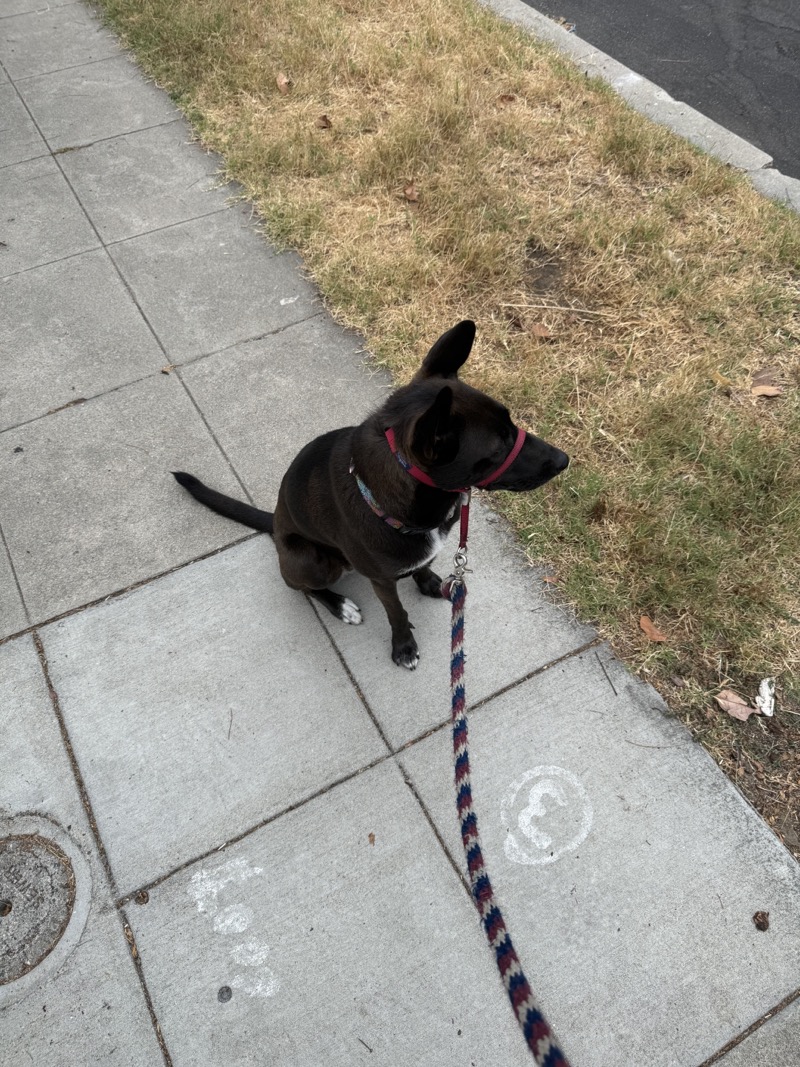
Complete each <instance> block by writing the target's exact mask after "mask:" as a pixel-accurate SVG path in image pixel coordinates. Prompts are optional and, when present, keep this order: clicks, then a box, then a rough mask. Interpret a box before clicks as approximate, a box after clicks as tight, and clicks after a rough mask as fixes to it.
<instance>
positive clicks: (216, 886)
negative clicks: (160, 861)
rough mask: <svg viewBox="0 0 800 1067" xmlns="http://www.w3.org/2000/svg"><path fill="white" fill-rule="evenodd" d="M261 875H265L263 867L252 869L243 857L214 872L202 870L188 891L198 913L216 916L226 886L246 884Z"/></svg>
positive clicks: (223, 865)
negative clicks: (233, 883)
mask: <svg viewBox="0 0 800 1067" xmlns="http://www.w3.org/2000/svg"><path fill="white" fill-rule="evenodd" d="M259 874H263V868H262V867H251V866H250V862H249V860H247V859H245V858H244V857H241V858H239V859H235V860H229V861H228V863H223V864H222V866H220V867H215V868H214V870H211V871H206V870H202V871H198V872H197V873H196V874H193V875H192V880H191V882H190V883H189V885H188V886H187V887H186V891H187V893H188V894H189V896H190V897H192V899H193V900H194V902H195V904H196V905H197V910H198V911H200V912H208V914H209V915H216V913H217V910H218V908H219V904H218V903H217V897H218V896H219V894H220V892H221V890H223V889H224V888H225V886H227V885H230V884H231V883H232V882H246V881H248V879H250V878H255V877H256V876H257V875H259Z"/></svg>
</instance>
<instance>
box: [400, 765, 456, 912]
mask: <svg viewBox="0 0 800 1067" xmlns="http://www.w3.org/2000/svg"><path fill="white" fill-rule="evenodd" d="M395 763H396V764H397V766H398V768H399V770H400V773H401V774H402V776H403V781H404V782H405V783H406V785H407V786H408V788H409V789H410V790H411V794H412V796H413V797H414V799H415V800H416V802H417V804H419V807H420V810H421V811H422V814H423V815H424V816H425V820H426V822H427V823H428V826H430V828H431V830H432V832H433V836H434V837H435V838H436V840H437V841H438V842H439V847H440V848H441V850H442V852H444V854H445V856H446V858H447V860H448V862H449V863H450V866H451V867H452V868H453V870H454V871H455V873H456V878H458V880H459V882H460V883H461V887H462V889H463V890H464V892H465V893H466V894H467V896H468V897H469V899H470V900H472V889H471V888H470V884H469V880H468V878H467V876H466V874H465V873H464V871H463V870H462V869H461V867H460V866H459V864H458V861H457V860H456V858H455V856H453V855H452V853H451V852H450V849H449V848H448V847H447V843H446V841H445V839H444V838H443V837H442V835H441V833H440V832H439V827H438V826H437V825H436V823H435V822H434V821H433V816H432V815H431V813H430V812H429V811H428V807H427V805H426V803H425V801H424V800H423V799H422V797H421V796H420V793H419V791H418V790H417V787H416V786H415V785H414V783H413V781H412V780H411V777H410V775H409V773H408V771H407V770H406V768H405V765H404V764H403V762H402V761H401V759H400V757H399V756H398V757H395Z"/></svg>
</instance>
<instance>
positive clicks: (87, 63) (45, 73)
mask: <svg viewBox="0 0 800 1067" xmlns="http://www.w3.org/2000/svg"><path fill="white" fill-rule="evenodd" d="M64 6H65V7H71V6H72V5H71V4H65V5H64ZM52 10H53V9H52V8H47V9H43V10H42V11H22V12H20V13H19V15H9V16H8V17H9V18H21V17H24V16H25V15H45V14H47V15H49V14H51V12H52ZM118 59H127V61H128V62H129V63H133V60H132V59H131V56H130V54H129V53H128V52H124V51H122V50H120V51H119V52H117V54H116V55H114V56H101V57H100V58H99V59H84V60H83V62H82V63H70V64H69V65H68V66H66V67H57V68H56V69H55V70H42V71H40V72H39V73H38V74H23V75H22V77H21V78H19V77H18V78H16V79H15V78H11V76H10V75H9V78H8V80H9V81H10V82H12V84H13V85H14V86H17V85H21V84H22V83H23V82H30V81H33V80H34V78H49V77H50V76H51V75H52V74H64V73H65V72H66V71H68V70H80V69H81V67H96V66H97V65H98V64H100V63H111V62H115V61H116V60H118ZM136 69H137V70H138V71H139V73H141V68H139V67H138V66H137V68H136ZM6 74H8V70H6ZM147 80H148V82H149V83H150V84H151V85H152V84H153V83H152V82H150V79H147Z"/></svg>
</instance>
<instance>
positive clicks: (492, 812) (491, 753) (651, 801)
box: [400, 631, 800, 1067]
mask: <svg viewBox="0 0 800 1067" xmlns="http://www.w3.org/2000/svg"><path fill="white" fill-rule="evenodd" d="M468 634H469V631H468ZM470 648H471V644H470V639H469V636H468V637H467V651H468V656H469V649H470ZM467 664H468V665H467V688H468V691H469V684H470V677H471V669H470V667H469V659H468V660H467ZM470 757H471V766H472V785H473V798H474V803H475V809H476V811H477V813H478V819H479V825H480V828H481V836H482V840H483V846H484V849H483V850H484V856H485V858H486V862H487V865H488V868H489V870H490V872H491V876H492V881H493V884H494V888H495V892H496V894H497V897H498V900H499V902H500V905H501V907H502V909H503V912H504V915H505V918H506V921H507V923H508V925H509V929H510V931H511V936H512V937H513V939H514V944H515V946H516V949H517V951H518V952H519V955H520V958H521V960H522V963H523V967H525V968H526V970H528V971H529V972H530V973H528V978H529V979H530V981H531V984H532V986H533V988H534V989H546V990H547V994H548V998H549V1000H550V1001H551V1002H552V1005H553V1007H552V1012H551V1018H550V1021H551V1023H552V1024H553V1026H554V1027H555V1029H556V1032H557V1033H559V1034H560V1036H561V1037H562V1040H563V1041H564V1042H565V1043H566V1044H567V1046H568V1049H569V1050H570V1051H571V1053H572V1057H573V1062H574V1063H575V1064H578V1065H580V1067H608V1064H611V1063H613V1064H615V1065H618V1067H641V1065H642V1064H647V1067H675V1065H676V1064H681V1065H682V1067H683V1065H685V1067H696V1065H697V1064H699V1063H701V1062H703V1061H704V1060H705V1059H706V1058H707V1057H709V1056H711V1055H712V1054H713V1053H714V1052H716V1051H717V1050H718V1049H720V1048H722V1047H723V1046H724V1045H725V1044H726V1043H727V1042H728V1041H730V1040H731V1039H732V1038H734V1037H735V1036H736V1035H737V1034H739V1033H741V1031H742V1030H743V1029H745V1028H746V1027H747V1026H748V1025H750V1024H751V1023H752V1022H754V1021H755V1020H757V1019H759V1018H760V1017H761V1016H762V1015H763V1014H764V1013H765V1012H766V1011H768V1010H770V1008H772V1007H774V1005H775V1004H777V1003H779V1002H780V1001H781V1000H782V999H783V998H784V997H786V996H787V995H788V994H789V993H790V992H792V991H793V990H794V989H795V988H796V986H797V977H798V974H800V928H799V927H798V924H797V915H798V910H800V867H798V865H797V864H796V863H795V862H794V860H793V859H792V857H791V856H790V855H789V853H788V852H787V851H786V850H785V849H784V848H783V846H782V845H781V844H780V842H779V841H778V840H777V838H775V837H774V836H773V835H772V833H771V832H770V831H769V829H768V828H767V826H766V825H765V823H764V822H763V821H762V820H761V819H760V818H759V816H758V815H757V814H756V812H755V811H753V810H752V808H750V807H749V806H748V804H747V803H746V802H745V801H744V799H743V798H742V797H741V795H740V794H739V793H738V792H737V791H736V790H735V788H734V787H733V786H732V785H731V783H730V782H729V781H728V780H727V779H726V778H725V776H724V775H723V774H722V772H721V771H720V770H719V769H718V768H717V767H716V766H715V765H714V764H713V763H712V761H711V759H710V757H709V756H707V755H706V753H705V752H704V751H703V750H702V749H701V748H700V746H699V745H696V744H695V743H694V742H693V741H692V740H691V737H690V735H689V734H688V733H687V732H686V730H685V729H684V727H683V726H682V725H681V724H680V723H679V722H677V721H676V720H673V719H670V718H669V717H668V715H667V714H666V709H665V708H664V705H663V703H662V702H661V700H660V698H659V697H658V695H657V694H656V693H655V691H654V690H652V689H651V688H650V687H649V686H645V685H643V684H641V683H640V682H638V681H637V680H635V679H634V678H632V677H631V676H630V675H629V674H628V673H627V672H626V671H625V670H624V668H623V667H622V666H621V665H620V664H619V663H618V662H617V661H615V660H614V659H613V658H612V657H611V656H610V655H609V654H608V652H607V650H606V649H605V648H603V649H600V650H598V649H592V650H590V651H588V652H586V653H584V654H583V655H581V656H579V657H575V658H573V659H570V660H568V661H565V662H564V663H562V664H560V665H558V666H556V667H553V668H552V669H550V670H548V671H546V672H545V673H543V674H541V675H539V676H538V677H536V678H534V679H532V680H531V681H530V682H527V683H525V684H524V685H521V686H519V687H517V688H516V689H514V690H512V691H510V692H509V693H507V694H505V695H504V696H502V697H499V698H497V699H496V700H494V701H492V702H491V703H489V704H487V705H485V706H484V707H483V708H482V709H480V710H478V711H476V712H475V713H474V714H473V715H472V716H471V720H470ZM400 762H401V763H402V765H403V766H404V767H405V769H406V771H407V773H408V774H409V775H410V777H411V779H412V781H413V782H414V785H415V786H416V788H417V790H418V791H419V794H420V796H421V798H422V801H423V803H424V804H425V806H426V808H427V810H428V811H429V812H430V813H431V816H432V818H433V820H434V822H435V824H436V826H437V827H438V829H439V831H440V833H441V834H442V837H443V839H444V841H445V843H446V845H447V847H448V849H449V850H450V851H451V854H452V855H453V857H454V858H456V860H457V861H458V863H459V866H461V867H462V868H463V858H462V849H461V842H460V838H459V834H458V830H457V825H456V818H455V802H454V796H453V782H452V775H453V772H452V742H451V737H450V732H449V730H442V731H440V732H439V733H437V734H435V735H433V736H431V737H430V738H428V739H427V740H425V741H422V742H420V743H419V744H418V745H415V746H414V747H413V748H411V749H410V750H408V751H407V752H405V753H403V755H402V757H400ZM756 911H768V912H769V913H770V929H769V931H768V932H767V933H761V932H759V931H758V930H756V928H755V925H754V924H753V921H752V916H753V914H754V913H755V912H756ZM599 1020H602V1025H599V1022H598V1021H599ZM677 1020H679V1021H680V1022H677Z"/></svg>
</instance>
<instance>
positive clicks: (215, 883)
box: [187, 858, 278, 997]
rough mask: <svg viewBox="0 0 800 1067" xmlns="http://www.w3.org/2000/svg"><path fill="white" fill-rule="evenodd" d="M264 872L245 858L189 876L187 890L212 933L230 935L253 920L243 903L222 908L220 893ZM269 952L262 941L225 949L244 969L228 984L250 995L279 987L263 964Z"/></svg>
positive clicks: (262, 994)
mask: <svg viewBox="0 0 800 1067" xmlns="http://www.w3.org/2000/svg"><path fill="white" fill-rule="evenodd" d="M263 873H264V869H263V867H253V866H251V865H250V863H249V861H248V860H246V859H244V858H242V859H235V860H230V861H229V862H228V863H223V864H222V865H221V866H219V867H216V868H214V870H211V871H207V870H201V871H198V872H197V873H196V874H194V875H192V880H191V882H190V883H189V886H188V889H187V891H188V893H189V896H190V897H191V898H192V899H193V900H194V902H195V904H196V905H197V910H198V911H199V912H200V913H201V914H205V915H206V917H207V918H208V919H210V920H211V923H212V925H213V927H214V933H216V934H219V935H221V936H223V937H230V936H231V935H236V934H242V933H244V931H245V930H247V929H248V927H249V926H250V925H251V924H252V922H253V919H254V915H253V909H252V908H250V907H248V906H247V905H246V904H229V905H227V906H225V907H223V905H222V901H221V899H220V894H222V893H223V892H224V890H225V889H226V888H227V887H228V886H232V885H235V884H236V883H239V884H241V883H243V882H247V881H249V880H250V879H251V878H257V877H258V875H260V874H263ZM268 955H269V945H265V944H264V942H263V941H247V942H245V943H244V944H239V945H236V944H234V945H233V946H232V947H230V948H229V949H228V957H229V960H230V961H231V963H232V964H234V965H236V966H237V967H243V968H244V972H243V973H239V974H234V975H232V976H231V979H230V982H229V984H230V985H231V986H233V988H234V989H241V990H242V992H243V993H246V994H247V995H248V996H249V997H271V996H273V995H274V994H275V993H276V992H277V990H278V979H277V977H276V976H275V974H274V972H273V971H272V970H271V969H270V968H269V967H267V965H266V961H267V956H268Z"/></svg>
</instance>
